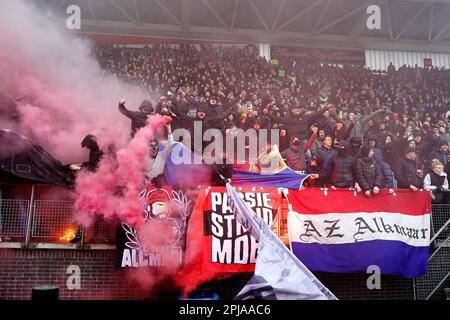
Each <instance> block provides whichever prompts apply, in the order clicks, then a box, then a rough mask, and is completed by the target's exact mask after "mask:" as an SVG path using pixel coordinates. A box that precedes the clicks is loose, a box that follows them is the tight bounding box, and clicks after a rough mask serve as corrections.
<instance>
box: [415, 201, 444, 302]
mask: <svg viewBox="0 0 450 320" xmlns="http://www.w3.org/2000/svg"><path fill="white" fill-rule="evenodd" d="M431 227H432V232H433V233H432V238H431V241H430V257H429V258H428V271H427V274H426V275H424V276H423V277H420V278H417V279H415V284H416V286H415V293H416V298H417V299H418V300H429V299H435V298H439V297H440V296H442V297H443V296H444V291H443V290H444V287H445V285H446V284H447V285H448V284H449V282H450V281H449V279H450V205H445V204H433V205H432V214H431Z"/></svg>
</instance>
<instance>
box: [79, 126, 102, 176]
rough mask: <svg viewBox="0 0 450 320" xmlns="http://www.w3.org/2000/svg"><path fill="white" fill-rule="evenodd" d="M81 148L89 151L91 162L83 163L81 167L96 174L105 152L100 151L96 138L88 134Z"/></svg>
mask: <svg viewBox="0 0 450 320" xmlns="http://www.w3.org/2000/svg"><path fill="white" fill-rule="evenodd" d="M81 146H82V147H83V148H88V149H89V161H87V162H84V163H82V164H81V167H82V168H83V169H86V170H88V171H91V172H95V171H96V170H97V167H98V164H99V163H100V160H101V159H102V157H103V152H102V151H101V150H100V148H99V146H98V144H97V141H96V139H95V137H94V136H93V135H90V134H88V135H87V136H86V137H85V138H84V139H83V141H82V142H81Z"/></svg>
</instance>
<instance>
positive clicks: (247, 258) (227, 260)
mask: <svg viewBox="0 0 450 320" xmlns="http://www.w3.org/2000/svg"><path fill="white" fill-rule="evenodd" d="M236 191H237V193H238V195H239V196H240V197H242V198H243V199H244V201H246V202H247V203H248V204H249V205H250V207H251V208H252V209H253V210H254V211H255V213H256V214H257V215H258V216H259V217H261V218H262V219H263V221H264V222H265V223H266V224H267V225H269V226H271V225H272V223H273V221H274V218H275V215H276V212H277V210H278V207H279V205H280V200H281V195H280V194H279V193H278V190H277V189H276V188H251V187H242V188H236ZM227 200H228V194H227V192H226V189H225V188H224V187H215V188H211V189H210V191H209V193H208V195H207V196H206V198H205V202H204V207H203V216H200V215H198V216H197V218H200V219H202V220H203V241H202V247H203V249H202V268H203V270H206V271H214V272H253V270H254V268H255V261H256V255H257V249H258V242H257V241H256V240H255V238H254V237H253V236H251V235H250V233H249V232H248V230H247V229H246V228H245V227H243V226H242V225H241V224H240V223H239V222H238V221H237V220H236V217H235V215H234V214H233V212H232V210H231V208H230V207H229V205H228V201H227ZM195 218H196V217H194V216H193V217H192V219H195ZM192 219H191V220H192ZM191 222H192V221H191Z"/></svg>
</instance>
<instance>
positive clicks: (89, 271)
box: [0, 249, 151, 299]
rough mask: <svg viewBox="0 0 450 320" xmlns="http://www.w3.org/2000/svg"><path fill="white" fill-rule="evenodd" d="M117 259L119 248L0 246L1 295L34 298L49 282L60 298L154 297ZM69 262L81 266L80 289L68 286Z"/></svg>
mask: <svg viewBox="0 0 450 320" xmlns="http://www.w3.org/2000/svg"><path fill="white" fill-rule="evenodd" d="M115 259H116V253H115V250H90V251H80V250H53V249H52V250H48V249H42V250H38V249H32V250H27V249H0V299H31V293H32V288H33V287H35V286H39V285H45V284H50V285H56V286H58V287H59V288H60V289H59V290H60V291H59V298H60V299H143V298H151V297H150V296H147V295H146V293H145V292H142V290H140V289H139V288H138V287H137V286H136V285H135V284H131V283H128V282H127V281H126V280H125V279H126V275H125V272H124V271H117V270H115ZM69 265H77V266H79V267H80V270H81V289H80V290H69V289H67V286H66V281H67V278H68V277H69V276H70V274H67V273H66V270H67V267H68V266H69Z"/></svg>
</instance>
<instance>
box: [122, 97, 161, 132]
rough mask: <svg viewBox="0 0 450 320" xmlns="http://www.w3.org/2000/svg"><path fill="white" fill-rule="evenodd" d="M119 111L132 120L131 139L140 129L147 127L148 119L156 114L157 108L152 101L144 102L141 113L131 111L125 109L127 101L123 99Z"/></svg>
mask: <svg viewBox="0 0 450 320" xmlns="http://www.w3.org/2000/svg"><path fill="white" fill-rule="evenodd" d="M119 111H120V113H122V114H123V115H124V116H126V117H128V118H130V119H131V137H134V135H135V134H136V131H137V130H138V129H140V128H143V127H145V125H146V123H147V119H148V117H149V116H150V115H151V114H153V113H154V112H155V108H154V107H153V104H152V103H151V102H150V101H148V100H143V101H142V102H141V105H140V106H139V111H131V110H128V109H127V108H126V107H125V100H124V99H122V100H120V102H119Z"/></svg>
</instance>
